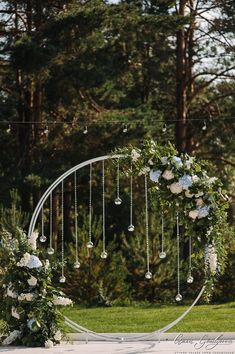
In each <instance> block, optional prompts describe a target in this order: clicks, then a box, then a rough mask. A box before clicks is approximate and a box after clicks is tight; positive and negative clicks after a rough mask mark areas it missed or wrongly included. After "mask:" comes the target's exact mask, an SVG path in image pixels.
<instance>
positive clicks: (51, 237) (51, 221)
mask: <svg viewBox="0 0 235 354" xmlns="http://www.w3.org/2000/svg"><path fill="white" fill-rule="evenodd" d="M52 208H53V203H52V192H51V193H50V215H49V223H50V240H49V248H48V249H47V253H48V254H49V255H52V254H54V252H55V251H54V248H53V247H52V241H53V225H52V223H53V211H52Z"/></svg>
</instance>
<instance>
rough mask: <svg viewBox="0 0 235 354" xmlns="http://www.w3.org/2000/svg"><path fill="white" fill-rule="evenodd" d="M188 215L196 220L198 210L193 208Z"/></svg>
mask: <svg viewBox="0 0 235 354" xmlns="http://www.w3.org/2000/svg"><path fill="white" fill-rule="evenodd" d="M188 215H189V217H190V218H191V219H193V220H195V219H196V218H197V217H198V210H196V209H195V210H191V211H190V212H189V214H188Z"/></svg>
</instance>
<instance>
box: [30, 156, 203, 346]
mask: <svg viewBox="0 0 235 354" xmlns="http://www.w3.org/2000/svg"><path fill="white" fill-rule="evenodd" d="M119 158H125V155H123V154H115V155H105V156H99V157H95V158H93V159H90V160H86V161H84V162H82V163H79V164H78V165H76V166H74V167H72V168H71V169H69V170H67V171H66V172H65V173H63V174H62V175H61V176H60V177H58V178H57V179H56V180H55V181H54V182H53V183H52V184H51V185H50V186H49V188H48V189H47V190H46V191H45V192H44V194H43V195H42V197H41V199H40V200H39V202H38V204H37V206H36V208H35V210H34V212H33V215H32V218H31V220H30V224H29V230H28V237H30V236H31V235H32V234H33V232H34V230H35V226H36V222H37V219H38V217H39V214H40V212H41V210H42V207H43V205H44V203H45V201H46V200H47V198H48V197H49V196H50V194H51V193H52V192H53V190H54V189H55V188H56V187H57V186H58V185H59V184H60V183H61V182H62V181H64V180H65V179H66V178H67V177H68V176H70V175H71V174H72V173H74V172H76V171H78V170H80V169H82V168H83V167H86V166H89V165H91V164H94V163H96V162H102V161H105V160H109V159H119ZM205 288H206V285H205V284H204V285H203V286H202V288H201V290H200V291H199V293H198V295H197V297H196V299H195V300H194V301H193V303H192V304H191V305H190V306H189V307H188V308H187V309H186V310H185V311H184V312H183V313H182V314H181V315H180V316H179V317H178V318H176V319H175V320H174V321H172V322H170V323H169V324H167V325H166V326H164V327H163V328H160V329H157V330H155V331H153V332H151V333H146V334H142V335H134V334H128V336H127V337H120V336H115V335H111V334H101V333H97V332H94V331H91V330H89V329H87V328H85V327H82V326H80V325H78V324H77V323H75V322H73V321H71V320H70V319H69V318H68V317H64V318H65V323H66V324H67V325H68V326H69V327H70V328H72V329H74V330H76V331H79V332H82V333H86V334H87V335H90V336H93V337H98V338H100V339H103V340H108V341H110V340H111V341H125V340H128V341H131V340H132V341H135V340H146V339H148V338H150V337H153V336H155V335H156V336H157V338H159V336H160V334H161V333H164V332H166V331H168V330H169V329H171V328H172V327H174V326H175V325H177V324H178V323H179V322H180V321H181V320H182V319H183V318H184V317H185V316H186V315H187V314H188V313H189V312H190V311H191V310H192V308H193V307H194V306H195V305H196V304H197V302H198V301H199V299H200V298H201V297H202V295H203V293H204V290H205Z"/></svg>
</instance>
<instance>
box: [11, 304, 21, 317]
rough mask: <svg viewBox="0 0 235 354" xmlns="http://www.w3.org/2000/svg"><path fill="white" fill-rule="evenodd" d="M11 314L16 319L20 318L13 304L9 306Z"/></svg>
mask: <svg viewBox="0 0 235 354" xmlns="http://www.w3.org/2000/svg"><path fill="white" fill-rule="evenodd" d="M11 315H12V317H14V318H16V319H17V320H19V319H20V315H19V313H18V312H17V309H16V308H15V307H14V306H12V308H11Z"/></svg>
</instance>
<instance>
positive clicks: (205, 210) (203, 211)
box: [198, 205, 210, 219]
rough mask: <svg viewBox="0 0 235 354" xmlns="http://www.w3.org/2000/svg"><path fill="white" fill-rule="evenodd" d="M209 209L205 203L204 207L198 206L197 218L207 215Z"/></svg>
mask: <svg viewBox="0 0 235 354" xmlns="http://www.w3.org/2000/svg"><path fill="white" fill-rule="evenodd" d="M209 210H210V207H209V206H208V205H205V206H204V207H202V208H199V209H198V219H202V218H205V217H206V216H208V215H209Z"/></svg>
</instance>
